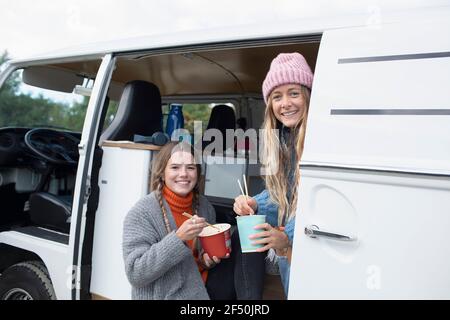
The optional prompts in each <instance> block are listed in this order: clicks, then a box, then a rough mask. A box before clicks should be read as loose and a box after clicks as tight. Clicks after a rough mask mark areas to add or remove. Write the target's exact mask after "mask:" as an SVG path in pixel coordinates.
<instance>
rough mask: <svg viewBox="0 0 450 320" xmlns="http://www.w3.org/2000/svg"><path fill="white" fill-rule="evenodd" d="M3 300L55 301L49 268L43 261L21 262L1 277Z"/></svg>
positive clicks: (1, 297)
mask: <svg viewBox="0 0 450 320" xmlns="http://www.w3.org/2000/svg"><path fill="white" fill-rule="evenodd" d="M0 299H1V300H55V299H56V294H55V291H54V289H53V285H52V282H51V280H50V276H49V273H48V270H47V268H46V267H45V265H44V264H43V263H42V262H41V261H26V262H20V263H17V264H14V265H12V266H11V267H9V268H7V269H6V270H5V271H4V272H3V273H2V275H1V276H0Z"/></svg>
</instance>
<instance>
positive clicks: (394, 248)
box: [289, 169, 450, 299]
mask: <svg viewBox="0 0 450 320" xmlns="http://www.w3.org/2000/svg"><path fill="white" fill-rule="evenodd" d="M299 197H300V198H299V201H300V206H299V209H298V212H297V221H296V234H295V237H294V246H293V247H294V248H295V250H294V252H293V260H292V269H291V278H290V287H289V299H448V298H449V297H450V278H449V276H448V270H450V257H449V256H448V252H450V243H449V241H448V239H447V234H448V228H449V226H450V215H449V213H450V179H448V178H447V179H442V178H435V177H409V176H401V175H392V174H389V173H384V174H383V173H376V172H374V173H361V172H351V171H348V172H345V171H344V172H342V171H341V172H339V171H336V170H317V169H303V170H302V188H301V190H300V194H299ZM313 224H314V225H317V226H319V227H320V229H323V230H327V231H330V232H335V233H338V234H343V235H352V236H356V237H357V238H358V240H357V241H356V242H343V241H336V240H331V239H325V238H315V239H313V238H310V237H308V236H306V235H305V233H304V229H305V227H306V226H309V225H313ZM445 256H447V257H445ZM431 289H432V290H431Z"/></svg>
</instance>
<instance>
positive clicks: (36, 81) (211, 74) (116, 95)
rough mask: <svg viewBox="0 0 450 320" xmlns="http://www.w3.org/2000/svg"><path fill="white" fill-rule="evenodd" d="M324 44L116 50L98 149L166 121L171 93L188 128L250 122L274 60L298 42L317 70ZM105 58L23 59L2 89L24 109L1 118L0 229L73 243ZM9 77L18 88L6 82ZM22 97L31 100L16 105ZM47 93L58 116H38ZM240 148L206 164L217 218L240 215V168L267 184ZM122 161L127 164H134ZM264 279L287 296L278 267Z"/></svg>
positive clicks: (259, 111) (97, 159)
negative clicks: (91, 112) (25, 63)
mask: <svg viewBox="0 0 450 320" xmlns="http://www.w3.org/2000/svg"><path fill="white" fill-rule="evenodd" d="M319 44H320V36H319V35H317V36H310V37H306V38H287V39H286V38H283V39H277V40H271V41H265V40H260V41H253V42H241V43H225V44H208V45H200V46H198V47H195V46H190V47H175V48H167V49H158V50H149V51H136V52H124V53H118V54H117V55H116V59H117V60H116V68H115V70H114V72H113V74H112V79H111V83H110V86H109V90H108V94H107V98H106V100H105V102H104V104H105V106H106V107H105V108H104V110H103V113H102V116H101V120H100V129H99V133H98V136H97V144H98V147H97V149H98V150H102V148H104V145H105V144H107V143H108V142H109V143H114V142H115V143H119V142H123V141H124V140H125V141H133V138H134V135H135V134H138V135H141V136H147V137H149V136H152V135H153V134H154V133H156V132H159V131H163V130H165V124H166V119H167V114H168V112H169V109H170V105H171V104H172V103H178V104H182V105H183V109H184V111H185V112H186V113H185V114H184V117H185V119H184V120H185V128H188V131H189V133H190V134H191V135H193V134H194V132H192V126H193V125H192V124H193V122H194V121H195V120H197V121H202V125H203V128H202V129H203V130H204V129H206V128H208V127H209V128H213V127H214V126H215V127H216V128H229V129H234V128H237V127H239V126H240V127H242V123H243V122H242V121H244V122H245V123H246V128H245V129H251V128H253V129H259V128H260V127H261V125H262V121H263V117H264V109H265V104H264V101H263V99H262V95H261V86H262V82H263V80H264V77H265V75H266V73H267V71H268V69H269V66H270V62H271V60H272V59H273V58H274V57H275V56H276V55H277V54H279V53H282V52H294V51H297V52H300V53H301V54H302V55H304V56H305V58H306V60H307V61H308V63H309V65H310V66H311V68H312V70H313V71H314V68H315V64H316V59H317V54H318V50H319ZM65 61H67V60H65ZM100 63H101V61H100V59H86V58H83V59H80V60H79V61H77V60H76V59H73V60H71V61H69V62H52V63H50V64H47V65H42V64H40V65H39V66H30V67H26V68H24V69H21V70H17V71H15V72H14V73H13V74H12V76H11V77H14V78H13V79H11V81H9V80H7V82H6V84H5V85H4V86H3V88H2V90H1V91H0V98H1V102H2V104H3V105H2V106H1V107H0V112H1V113H5V114H6V113H7V112H9V114H10V115H11V114H14V116H15V117H16V118H15V119H17V118H20V119H21V120H20V121H12V120H9V122H7V123H5V122H1V121H0V202H1V203H2V210H1V213H0V231H8V230H20V231H21V232H29V233H31V234H35V235H36V234H39V236H46V237H49V239H52V240H55V241H63V242H66V243H68V239H69V238H68V237H69V232H70V221H71V210H72V201H73V192H74V188H75V179H76V175H77V162H78V143H79V141H80V138H81V130H82V128H83V120H84V116H85V113H86V109H87V103H88V100H89V95H90V91H91V89H92V85H93V83H94V81H95V77H96V74H97V71H98V69H99V66H100ZM11 86H13V87H14V89H13V90H12V91H11V92H7V90H11ZM27 88H28V89H27ZM29 88H33V89H29ZM57 94H58V95H57ZM63 95H67V96H71V97H73V96H75V100H74V101H75V102H72V104H71V105H70V106H69V107H67V108H66V112H67V114H65V115H61V114H60V113H58V111H57V110H55V108H56V106H57V105H58V104H60V105H66V106H67V103H66V102H65V101H67V100H64V98H61V97H62V96H63ZM55 97H57V98H55ZM24 99H26V100H27V101H28V106H27V108H22V106H20V108H19V107H18V106H16V105H15V104H16V103H17V104H19V103H21V101H22V102H23V100H24ZM58 99H59V100H58ZM54 101H58V102H54ZM6 102H8V103H6ZM43 103H45V104H46V106H47V107H48V108H50V109H51V110H53V111H51V112H50V113H48V118H49V119H50V120H51V121H48V122H46V123H43V124H40V123H36V122H33V121H31V120H30V119H33V117H32V116H31V115H32V114H33V113H40V112H41V113H42V112H44V111H43V109H42V108H43V106H42V105H41V104H43ZM65 103H66V104H65ZM219 105H222V106H223V105H225V107H222V108H223V109H226V108H227V107H228V108H231V109H232V110H233V112H234V119H233V118H232V117H231V119H232V120H231V121H230V118H227V117H224V116H222V115H218V119H219V120H218V121H216V123H215V124H213V123H211V124H209V122H210V118H212V116H211V114H212V110H214V108H216V107H217V106H219ZM16 107H17V108H18V109H15V108H16ZM219 109H220V108H217V110H219ZM187 111H189V112H187ZM28 113H29V114H31V115H30V117H28V116H27V115H26V114H28ZM196 116H198V117H199V118H196ZM2 117H3V115H2V114H0V119H1V118H2ZM63 118H64V121H65V122H64V123H62V124H59V123H58V122H57V120H58V119H63ZM4 119H7V118H4ZM9 119H12V118H9ZM238 119H240V122H239V121H238ZM242 119H244V120H242ZM221 120H223V122H226V121H228V123H227V124H226V123H221ZM5 121H6V120H5ZM27 121H29V122H27ZM112 145H113V144H112ZM134 148H136V146H134ZM104 155H105V154H104V153H102V152H98V153H95V155H94V165H93V170H94V171H97V172H92V174H91V176H92V177H93V178H94V181H91V183H92V185H93V186H94V187H93V190H92V192H91V198H92V199H90V200H89V201H90V202H91V204H92V203H94V205H93V206H92V209H91V210H92V211H93V212H94V215H95V211H96V208H97V205H98V201H99V200H98V199H99V194H101V191H102V189H101V182H100V181H98V180H97V181H95V177H97V179H98V171H100V170H101V167H102V157H103V156H104ZM216 156H217V155H216ZM228 156H229V155H228ZM231 157H238V155H236V154H233V155H231ZM243 158H244V161H241V162H240V163H238V162H237V163H235V164H233V165H230V166H229V167H226V166H227V164H223V165H217V164H212V165H208V164H205V165H203V175H204V178H205V179H204V180H205V181H204V184H203V185H202V192H203V193H204V194H205V195H206V196H208V198H209V199H210V200H211V202H212V204H213V205H214V206H215V209H216V211H217V219H218V222H228V223H231V224H235V220H234V213H233V211H232V204H233V199H234V197H236V196H237V195H238V194H239V193H240V191H239V188H238V184H237V182H236V179H237V178H239V177H241V176H242V174H246V175H247V176H248V186H249V193H250V195H254V194H256V193H258V192H260V191H261V190H262V189H263V188H264V184H263V180H262V178H261V176H260V173H259V167H258V166H252V165H249V164H248V162H246V161H245V155H244V156H243ZM232 166H234V167H232ZM150 169H151V168H148V170H149V171H150ZM120 170H127V165H124V166H123V167H122V168H120ZM146 179H148V177H146ZM219 180H220V181H219ZM147 183H148V182H147ZM98 185H100V187H99V188H97V189H95V187H97V186H98ZM94 189H95V190H94ZM150 191H151V190H147V192H150ZM96 202H97V203H96ZM88 210H89V209H88ZM89 221H90V220H88V223H89ZM92 221H93V220H92ZM92 223H93V222H92ZM36 228H39V229H36ZM91 229H92V230H93V228H91ZM37 230H39V233H37V232H38V231H37ZM61 239H62V240H61ZM1 271H2V270H0V272H1ZM272 273H276V272H272ZM266 280H267V283H266V287H265V291H264V298H265V299H284V298H285V297H284V293H283V290H282V287H281V285H280V280H279V276H277V275H273V274H272V275H269V274H268V275H267V279H266Z"/></svg>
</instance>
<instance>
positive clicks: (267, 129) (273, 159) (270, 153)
mask: <svg viewBox="0 0 450 320" xmlns="http://www.w3.org/2000/svg"><path fill="white" fill-rule="evenodd" d="M301 94H302V96H303V98H304V99H305V104H306V108H305V109H304V112H303V115H302V116H301V118H300V120H299V122H298V124H297V125H296V126H295V127H294V128H291V137H290V138H291V141H290V142H291V143H292V144H293V145H295V153H296V162H298V161H300V159H301V156H302V153H303V144H304V141H305V132H306V122H307V118H308V109H309V100H310V95H311V94H310V91H309V89H308V88H307V87H305V86H301ZM262 128H263V129H264V130H263V136H262V139H263V141H262V153H261V163H262V164H263V166H264V167H265V168H266V174H265V175H264V180H265V182H266V188H267V190H268V192H269V195H270V199H271V200H272V201H273V202H274V203H275V204H277V205H278V225H280V226H281V225H282V224H284V223H285V222H286V221H288V220H289V219H290V218H291V217H293V216H294V215H295V208H296V206H297V197H298V196H297V188H298V184H299V179H300V170H299V166H298V163H294V164H290V165H295V173H294V184H293V189H292V190H291V193H290V194H291V196H292V201H291V203H289V199H288V187H289V183H288V181H289V177H288V176H287V174H286V172H285V170H283V169H282V168H281V164H286V163H290V162H291V153H292V150H289V147H290V146H289V145H288V146H286V145H285V144H284V143H281V142H280V135H279V134H277V133H278V131H277V130H275V129H280V128H281V123H280V121H278V120H277V118H276V117H275V114H274V112H273V108H272V96H269V99H268V102H267V107H266V111H265V115H264V123H263V126H262ZM288 174H289V173H288Z"/></svg>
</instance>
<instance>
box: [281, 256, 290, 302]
mask: <svg viewBox="0 0 450 320" xmlns="http://www.w3.org/2000/svg"><path fill="white" fill-rule="evenodd" d="M278 269H279V270H280V277H281V283H282V284H283V288H284V293H285V295H286V298H287V296H288V291H289V273H290V271H291V265H290V264H289V262H288V259H287V258H286V257H278Z"/></svg>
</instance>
